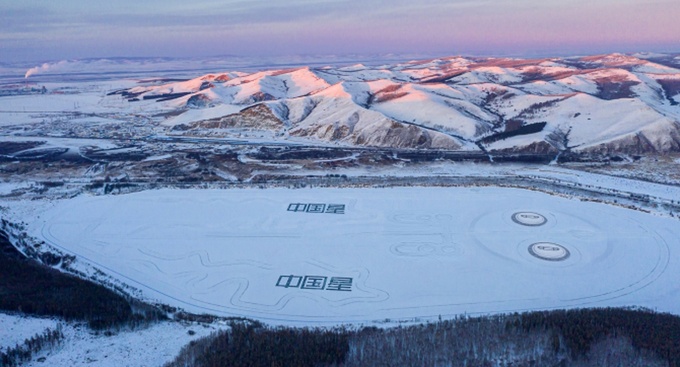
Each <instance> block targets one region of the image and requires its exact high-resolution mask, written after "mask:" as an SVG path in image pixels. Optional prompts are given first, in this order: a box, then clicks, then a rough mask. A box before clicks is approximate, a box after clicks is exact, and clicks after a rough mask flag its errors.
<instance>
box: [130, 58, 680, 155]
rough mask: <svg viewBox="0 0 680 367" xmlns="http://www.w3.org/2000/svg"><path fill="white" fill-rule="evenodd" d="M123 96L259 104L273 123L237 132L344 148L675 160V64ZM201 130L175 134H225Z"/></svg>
mask: <svg viewBox="0 0 680 367" xmlns="http://www.w3.org/2000/svg"><path fill="white" fill-rule="evenodd" d="M122 94H124V96H125V97H126V98H128V99H129V100H130V101H131V103H134V102H135V100H136V99H139V98H143V99H149V98H150V99H159V100H161V102H162V103H165V104H167V106H168V107H171V108H176V109H178V110H180V112H181V110H187V109H189V108H193V109H206V110H210V109H211V108H214V107H216V106H220V105H232V106H235V107H239V108H241V107H242V109H241V111H240V112H238V113H237V114H248V109H249V108H252V107H254V106H256V105H261V106H262V107H259V108H260V110H259V114H260V115H262V113H263V110H261V108H266V109H268V110H269V111H270V112H271V113H269V114H266V113H265V115H267V116H266V117H265V118H264V119H265V120H268V121H269V122H268V123H261V122H258V121H257V119H253V116H252V111H250V114H251V116H250V117H248V116H241V117H242V118H241V119H240V120H239V121H241V122H239V123H238V124H236V125H234V126H238V127H239V128H241V129H248V128H251V129H255V130H258V129H265V130H267V131H269V132H272V133H275V134H277V135H278V136H281V137H283V138H285V137H287V136H291V137H299V138H307V139H310V140H312V141H319V142H323V143H333V144H341V145H352V146H369V147H370V146H374V147H395V148H413V149H451V150H463V151H474V150H480V149H481V150H485V151H489V152H494V151H516V152H532V151H536V150H537V149H538V150H542V151H544V150H546V149H547V150H551V149H549V148H548V147H551V148H552V150H555V151H558V152H564V151H571V152H586V153H587V152H593V153H605V154H610V153H631V154H641V153H650V154H659V153H666V152H678V151H680V139H679V138H678V137H679V136H680V107H678V104H679V103H680V56H677V55H649V56H648V57H647V56H646V55H644V54H636V55H623V54H606V55H595V56H585V57H567V58H541V59H512V58H466V57H461V56H453V57H444V58H436V59H428V60H415V61H410V62H406V63H396V64H386V65H381V66H375V67H372V66H365V65H362V64H356V65H351V66H344V67H318V68H313V67H298V68H292V69H273V70H264V71H258V72H254V73H243V72H228V73H221V74H210V75H203V76H200V77H197V78H195V79H191V80H188V81H183V82H171V83H166V84H160V85H158V84H146V85H145V84H140V85H139V86H137V87H134V88H131V89H129V90H126V91H124V93H122ZM129 97H133V98H129ZM197 116H200V114H197ZM225 117H226V116H225ZM230 119H231V120H234V119H238V118H236V117H231V118H230ZM208 120H210V119H205V121H208ZM213 120H214V118H213ZM246 120H247V121H250V122H249V123H245V122H244V121H246ZM274 120H278V121H274ZM205 121H202V120H201V119H200V118H198V119H195V120H194V121H184V122H183V126H182V127H181V128H175V131H181V132H182V134H185V135H211V136H215V135H219V134H221V133H225V132H224V131H219V130H220V129H221V130H224V129H226V128H227V126H226V125H224V124H223V125H222V127H221V128H220V129H217V128H215V127H214V126H215V125H214V124H212V125H211V124H210V123H206V122H205ZM169 125H172V124H169ZM209 126H213V127H209ZM539 126H541V128H540V129H538V127H539ZM555 136H559V137H560V138H559V139H555ZM546 144H547V145H546Z"/></svg>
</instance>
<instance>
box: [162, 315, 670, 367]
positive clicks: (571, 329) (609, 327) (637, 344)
mask: <svg viewBox="0 0 680 367" xmlns="http://www.w3.org/2000/svg"><path fill="white" fill-rule="evenodd" d="M678 333H680V317H678V316H674V315H670V314H659V313H655V312H652V311H649V310H631V309H577V310H567V311H565V310H557V311H545V312H530V313H524V314H512V315H496V316H487V317H478V318H468V317H462V318H457V319H454V320H447V321H439V322H436V323H427V324H421V325H413V326H407V327H393V328H385V329H380V328H375V327H368V328H363V329H360V330H347V329H332V330H326V329H294V328H268V327H264V326H262V325H259V324H248V323H243V322H240V323H233V324H232V325H231V329H230V330H228V331H222V332H220V333H216V334H213V335H211V336H209V337H206V338H203V339H200V340H198V341H195V342H192V343H191V344H189V345H188V346H186V347H184V349H183V350H182V351H181V353H180V355H179V356H178V357H177V358H176V360H175V361H174V362H172V363H170V364H168V365H167V367H180V366H345V367H351V366H515V367H517V366H563V367H564V366H647V367H649V366H672V367H676V366H680V335H679V334H678Z"/></svg>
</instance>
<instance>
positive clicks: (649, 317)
mask: <svg viewBox="0 0 680 367" xmlns="http://www.w3.org/2000/svg"><path fill="white" fill-rule="evenodd" d="M515 325H522V326H523V327H524V328H525V329H526V330H536V329H541V330H556V331H558V332H559V333H560V334H561V335H562V337H563V340H564V343H565V344H566V345H565V346H566V348H567V350H569V351H570V352H571V354H572V357H576V356H578V355H583V354H585V353H587V352H588V351H589V350H590V347H591V345H592V344H593V342H595V341H598V340H601V339H602V338H603V337H609V336H614V337H616V336H618V335H623V336H625V337H627V338H630V340H631V342H632V344H633V346H634V347H635V348H637V349H646V350H649V351H653V352H655V353H656V355H657V356H659V357H660V358H662V359H664V360H666V361H667V362H668V365H669V366H674V367H675V366H678V367H680V317H678V316H675V315H671V314H661V313H654V312H651V311H649V310H629V309H619V308H604V309H576V310H558V311H548V312H532V313H526V314H522V315H520V317H519V318H518V320H517V321H516V322H515Z"/></svg>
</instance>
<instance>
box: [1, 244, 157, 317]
mask: <svg viewBox="0 0 680 367" xmlns="http://www.w3.org/2000/svg"><path fill="white" fill-rule="evenodd" d="M0 310H5V311H10V312H21V313H24V314H29V315H38V316H57V317H60V318H63V319H64V320H78V321H85V322H87V323H88V325H89V326H90V327H91V328H93V329H106V328H111V327H121V326H126V325H128V326H135V325H139V324H143V323H148V322H150V321H153V320H158V319H162V318H164V314H163V313H161V312H160V311H158V310H156V309H155V308H153V307H151V306H149V305H146V304H142V303H140V302H138V301H134V300H132V299H129V298H127V297H124V296H122V295H120V294H118V293H116V292H114V291H112V290H110V289H108V288H106V287H103V286H101V285H98V284H95V283H93V282H90V281H88V280H85V279H81V278H78V277H76V276H73V275H69V274H65V273H62V272H60V271H58V270H56V269H53V268H50V267H48V266H45V265H43V264H40V263H38V262H37V261H35V260H32V259H28V258H25V257H24V256H23V255H22V254H21V253H19V252H18V251H17V250H16V249H15V248H14V246H12V244H11V243H9V241H8V239H7V235H6V234H5V233H2V232H0Z"/></svg>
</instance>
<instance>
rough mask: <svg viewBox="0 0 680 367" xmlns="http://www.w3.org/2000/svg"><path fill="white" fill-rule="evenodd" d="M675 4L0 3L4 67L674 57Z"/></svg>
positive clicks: (463, 0) (441, 0)
mask: <svg viewBox="0 0 680 367" xmlns="http://www.w3.org/2000/svg"><path fill="white" fill-rule="evenodd" d="M678 19H680V1H678V0H647V1H643V0H637V1H636V0H598V1H584V0H562V1H546V0H543V1H537V0H476V1H468V0H421V1H417V2H416V1H405V0H390V1H387V0H363V1H356V0H281V1H275V2H273V1H263V0H248V1H242V0H226V1H224V0H222V1H220V0H195V1H190V2H187V1H185V0H146V1H144V2H140V1H137V0H134V1H133V0H118V1H115V2H114V1H110V2H98V1H85V0H60V1H58V2H56V1H54V2H47V1H43V0H24V1H18V2H17V1H15V2H10V1H9V0H0V62H2V61H13V60H27V61H29V60H30V61H33V60H55V59H57V60H58V59H68V58H84V57H110V56H183V57H200V56H212V55H221V54H232V55H243V56H253V55H293V54H347V53H359V54H367V53H388V52H392V53H423V54H438V55H452V54H472V55H516V56H533V55H565V54H584V53H604V52H614V51H618V52H632V51H667V52H680V21H678Z"/></svg>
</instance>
